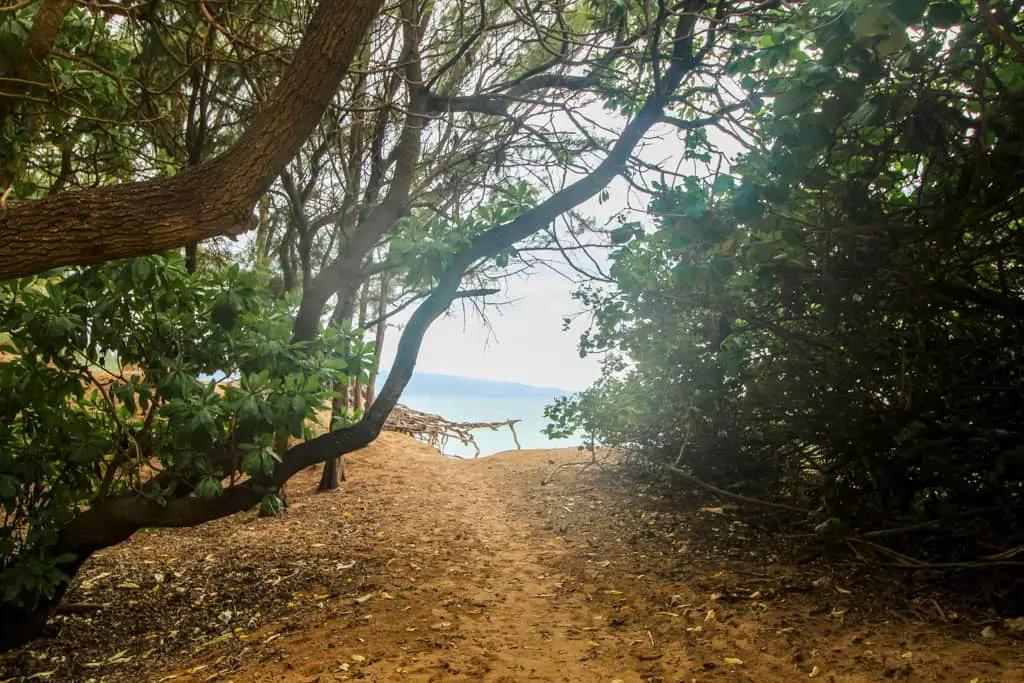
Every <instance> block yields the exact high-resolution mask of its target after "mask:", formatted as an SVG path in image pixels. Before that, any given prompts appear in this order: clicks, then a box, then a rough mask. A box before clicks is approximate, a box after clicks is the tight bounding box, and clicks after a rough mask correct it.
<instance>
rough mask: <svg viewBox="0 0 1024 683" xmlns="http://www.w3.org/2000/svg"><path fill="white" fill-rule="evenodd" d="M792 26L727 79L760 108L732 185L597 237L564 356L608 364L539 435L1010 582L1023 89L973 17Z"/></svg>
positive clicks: (863, 14)
mask: <svg viewBox="0 0 1024 683" xmlns="http://www.w3.org/2000/svg"><path fill="white" fill-rule="evenodd" d="M820 6H821V4H820V3H816V4H815V7H820ZM972 12H973V14H972ZM806 19H807V21H808V22H809V23H808V26H807V28H808V31H809V32H806V33H803V32H800V31H799V30H798V29H795V28H794V27H789V28H791V29H794V30H793V31H792V32H780V33H778V34H775V35H771V36H768V37H767V38H766V39H765V40H764V41H762V47H763V49H762V50H761V51H760V52H759V53H757V54H753V55H751V56H750V59H751V64H750V66H751V71H750V72H749V73H739V74H737V78H740V79H743V80H745V81H746V82H747V84H748V85H753V84H754V82H755V81H756V82H757V83H758V85H759V86H761V87H763V88H764V89H765V90H766V91H767V92H772V93H774V94H775V96H774V100H773V104H772V106H771V108H770V111H768V112H766V113H765V114H764V116H763V117H762V118H759V119H758V120H757V122H756V129H755V135H756V144H755V145H753V146H752V147H751V148H750V149H749V150H748V151H747V152H746V153H745V154H744V155H743V157H742V158H741V159H740V161H739V163H738V164H736V165H735V166H734V167H733V168H732V175H727V174H724V173H721V174H718V175H717V176H715V177H711V178H704V177H698V176H693V177H690V178H687V179H686V180H685V181H683V182H680V183H678V184H677V185H674V186H661V187H660V188H659V191H658V193H657V196H656V198H655V199H654V200H653V201H652V203H651V205H650V216H651V219H652V222H653V223H654V224H653V226H651V227H650V229H641V228H640V226H626V227H627V228H628V229H626V230H623V231H622V232H620V233H619V234H617V235H615V236H614V237H616V238H617V239H619V240H621V241H622V242H623V243H622V244H621V245H620V246H619V247H618V248H617V250H616V251H615V253H614V254H613V261H614V265H613V267H612V269H611V274H612V278H613V279H614V281H615V283H614V286H613V287H611V288H600V287H591V288H586V289H584V290H583V291H581V292H580V293H579V298H580V299H581V300H582V301H584V302H585V303H587V304H589V305H592V306H594V307H596V311H597V316H596V322H595V325H594V327H593V329H592V330H591V331H590V332H589V333H588V335H586V336H585V337H584V339H583V348H584V350H585V351H588V352H594V351H610V352H611V357H610V359H609V360H608V361H607V365H606V371H605V373H604V376H603V378H602V379H601V380H600V381H599V382H598V383H597V385H595V386H594V387H592V388H591V389H589V390H587V391H585V392H583V393H582V394H580V395H579V396H577V397H575V398H573V399H571V400H568V401H564V402H561V403H559V404H556V405H555V406H552V407H551V408H550V409H549V415H550V416H551V417H552V418H553V421H554V425H553V427H552V431H563V432H564V431H566V430H570V429H573V428H579V429H585V430H586V431H589V432H592V433H593V434H594V435H595V436H596V437H597V438H598V439H599V440H600V441H602V442H603V443H606V444H611V445H617V446H621V447H624V448H627V449H629V450H630V451H632V452H634V453H636V454H639V455H640V456H641V458H642V460H643V461H644V462H645V463H647V464H648V465H652V466H655V467H662V466H664V465H665V464H671V463H676V464H678V465H679V466H681V467H685V468H687V469H688V470H689V471H691V472H692V473H693V474H695V475H696V476H698V477H701V478H704V479H706V480H708V481H711V482H715V483H717V484H724V485H731V486H737V487H739V486H742V487H745V488H747V489H751V490H756V491H758V493H759V494H760V495H765V496H788V497H791V498H792V499H794V500H796V501H798V502H799V503H800V504H801V505H802V506H806V507H807V508H808V510H809V511H811V510H813V512H812V516H811V519H812V521H813V523H814V524H816V525H818V526H819V530H822V531H824V530H830V531H832V532H835V531H837V530H839V531H842V533H850V530H851V529H860V530H862V531H863V530H865V529H880V528H892V527H902V526H906V525H917V524H921V525H922V527H921V528H919V529H917V531H916V532H909V531H908V532H907V533H906V534H893V535H892V536H886V540H887V541H888V542H890V543H891V544H892V546H891V547H893V548H899V549H900V550H901V551H904V552H908V553H913V554H915V555H917V556H919V557H921V558H924V559H928V560H932V561H940V562H962V561H975V560H978V559H979V558H992V557H994V556H999V559H1000V560H1002V561H1012V560H1013V557H1014V554H1015V553H1016V552H1020V551H1021V548H1022V547H1021V544H1022V543H1024V514H1022V512H1024V384H1022V380H1024V356H1022V354H1024V300H1022V298H1021V297H1022V293H1024V260H1022V259H1024V235H1022V233H1021V220H1022V218H1024V192H1022V181H1024V165H1022V161H1024V134H1022V131H1024V63H1022V61H1021V60H1020V58H1019V50H1015V49H1013V46H1012V45H1008V44H1006V40H1013V39H1012V38H1010V37H1008V36H1005V35H999V34H997V33H996V32H994V31H993V30H992V29H991V27H990V25H989V24H988V23H987V22H986V21H985V19H984V17H983V16H982V15H981V14H980V12H979V11H978V10H976V8H973V5H972V4H970V3H964V4H960V3H934V4H931V5H930V6H928V7H926V6H925V3H895V2H894V3H888V4H885V3H853V4H849V5H842V6H840V5H829V6H827V7H825V8H824V9H822V10H820V11H818V10H817V9H813V8H812V9H811V10H809V11H808V14H807V15H806ZM1003 19H1004V20H1005V19H1006V17H1003ZM1010 19H1012V20H1016V21H1018V22H1019V21H1020V19H1021V17H1020V16H1019V15H1017V16H1015V17H1010ZM1018 47H1019V46H1018ZM925 532H927V533H925ZM1000 554H1001V555H1000ZM893 557H896V556H894V555H890V556H889V559H892V558H893ZM1017 559H1018V560H1019V559H1021V558H1020V557H1018V558H1017ZM897 561H900V562H907V561H908V560H907V559H906V558H897Z"/></svg>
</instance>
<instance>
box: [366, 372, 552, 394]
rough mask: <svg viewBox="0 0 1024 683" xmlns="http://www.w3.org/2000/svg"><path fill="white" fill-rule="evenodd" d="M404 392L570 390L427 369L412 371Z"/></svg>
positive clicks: (477, 392) (471, 392)
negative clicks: (426, 370) (441, 373)
mask: <svg viewBox="0 0 1024 683" xmlns="http://www.w3.org/2000/svg"><path fill="white" fill-rule="evenodd" d="M386 378H387V371H386V370H384V371H381V374H380V377H379V379H378V380H377V387H378V389H379V388H380V387H381V386H382V385H383V384H384V380H385V379H386ZM404 393H407V394H426V395H430V396H478V397H505V398H553V397H555V396H568V395H569V394H571V393H572V392H571V391H569V390H568V389H560V388H558V387H537V386H532V385H529V384H518V383H516V382H499V381H496V380H490V379H476V378H474V377H460V376H457V375H440V374H434V373H430V372H416V373H413V376H412V379H411V380H409V384H408V385H407V386H406V387H405V392H404Z"/></svg>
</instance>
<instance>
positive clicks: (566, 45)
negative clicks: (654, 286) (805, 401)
mask: <svg viewBox="0 0 1024 683" xmlns="http://www.w3.org/2000/svg"><path fill="white" fill-rule="evenodd" d="M787 15H788V10H784V9H781V5H780V4H779V3H776V2H766V3H760V2H750V1H749V0H740V1H735V2H733V1H728V2H719V3H708V2H703V1H702V0H685V1H684V2H681V3H655V4H650V3H647V4H642V3H624V2H607V3H606V2H599V1H586V2H579V3H574V2H559V3H523V2H518V1H517V0H496V1H494V2H481V3H473V4H466V3H456V2H440V3H437V2H425V3H423V2H415V1H412V0H410V1H406V0H401V1H400V2H396V3H393V4H385V3H380V2H372V1H357V2H340V1H335V0H320V2H318V3H315V4H312V5H307V4H306V3H303V2H262V3H255V4H254V3H236V2H224V3H216V4H213V3H205V2H200V3H196V4H180V3H176V2H171V1H168V0H155V1H153V2H146V3H142V4H140V5H131V6H128V5H120V4H116V3H114V4H106V5H96V4H94V3H85V2H82V3H79V2H74V1H71V0H40V1H39V2H26V3H15V4H14V5H12V6H11V7H8V8H5V9H4V12H3V15H2V17H0V52H2V54H3V59H2V61H0V64H2V66H3V69H4V83H5V87H4V89H3V91H2V92H0V111H2V113H3V118H4V126H3V129H2V132H0V158H2V160H3V163H2V168H3V174H4V176H3V181H4V185H5V189H6V192H5V194H4V198H3V199H4V206H3V208H2V209H0V212H2V216H0V278H6V279H8V281H7V282H5V283H4V284H3V286H2V291H3V298H2V309H0V311H2V312H0V320H2V331H3V332H4V334H5V337H4V349H3V352H4V353H5V354H6V355H5V356H4V358H3V361H2V363H0V368H2V372H0V378H2V379H0V381H2V382H3V390H4V392H5V398H4V403H3V412H4V417H5V423H6V424H5V425H4V426H3V428H2V431H0V434H2V436H0V441H2V443H3V448H2V451H0V501H2V505H3V514H4V516H3V519H2V520H0V544H2V546H0V547H2V548H3V556H2V561H0V586H2V588H3V592H2V595H0V615H2V617H3V619H2V620H0V621H2V623H3V626H2V627H0V640H2V641H3V644H4V645H5V646H9V645H11V644H13V643H16V642H18V641H20V640H23V639H25V638H28V637H31V636H32V635H34V634H36V633H38V631H39V629H40V628H41V627H42V625H43V624H44V623H45V621H46V618H47V617H48V615H49V614H50V613H51V611H52V610H53V608H54V606H55V605H56V604H57V603H58V602H59V600H60V598H61V596H62V595H63V592H64V589H65V588H66V586H67V582H68V581H69V580H70V579H71V578H73V576H74V574H75V572H76V571H77V569H78V568H79V567H80V566H81V564H82V563H83V562H84V561H85V560H86V559H88V557H89V556H90V555H91V554H92V553H93V552H95V551H96V550H98V549H101V548H103V547H107V546H109V545H112V544H115V543H118V542H120V541H122V540H124V539H125V538H127V537H129V536H130V535H131V534H132V533H134V532H135V531H137V530H138V529H140V528H144V527H160V526H182V525H193V524H198V523H201V522H203V521H207V520H210V519H214V518H217V517H222V516H225V515H228V514H231V513H233V512H236V511H239V510H243V509H247V508H249V507H252V506H255V505H262V506H264V507H265V508H267V509H269V510H271V511H272V510H273V509H274V508H275V507H276V506H277V505H278V495H279V490H280V487H281V486H282V485H283V484H284V483H285V482H286V481H287V480H288V478H289V477H291V476H292V475H293V474H294V473H296V472H298V471H299V470H301V469H303V468H305V467H308V466H310V465H314V464H317V463H321V462H325V461H330V460H332V459H333V458H335V457H337V456H339V455H341V454H344V453H345V452H349V451H352V450H354V449H357V448H360V447H362V446H364V445H365V444H367V443H368V442H369V441H371V440H372V439H373V438H374V437H375V436H376V435H377V433H378V432H379V430H380V429H381V426H382V424H383V422H384V419H385V418H386V417H387V415H388V413H389V412H390V410H391V409H392V408H393V407H394V405H395V404H396V402H397V400H398V398H399V396H400V394H401V391H402V389H403V387H404V386H405V384H406V382H407V381H408V379H409V377H410V375H411V373H412V370H413V367H414V365H415V361H416V356H417V353H418V349H419V346H420V343H421V341H422V337H423V334H424V333H425V331H426V330H427V328H428V327H429V326H430V324H431V323H432V322H433V320H434V319H436V318H437V317H438V316H439V315H441V314H442V313H444V312H445V311H446V310H447V309H448V308H449V306H450V305H451V304H452V302H453V301H456V300H460V299H461V300H467V299H474V298H476V299H478V298H480V297H483V296H486V295H487V294H489V293H492V292H494V291H495V287H494V284H495V283H496V282H498V281H499V280H500V279H501V278H502V277H504V276H505V275H507V274H508V273H512V272H516V271H518V270H520V269H522V268H524V267H528V266H529V265H530V264H531V263H532V262H533V261H532V259H533V258H534V256H533V255H534V254H543V253H565V252H566V250H577V249H582V248H583V247H584V246H585V245H584V241H583V240H581V239H580V234H581V231H593V226H591V225H590V223H589V222H588V221H586V220H584V218H583V217H582V216H580V215H578V214H577V213H576V212H575V211H574V209H575V208H576V207H577V206H579V205H580V204H581V203H583V202H585V201H586V200H588V199H590V198H592V197H594V196H596V195H598V193H600V192H601V191H602V189H603V188H604V187H605V186H606V185H607V184H608V183H609V182H610V181H611V180H612V179H613V178H615V177H616V176H620V175H624V176H625V177H628V178H635V177H639V175H640V174H641V173H642V172H643V170H644V169H645V168H647V167H648V164H647V163H646V162H644V161H642V160H641V159H639V158H638V157H637V155H636V154H635V152H636V150H637V147H638V145H639V144H641V142H642V141H643V140H644V139H645V137H647V136H648V135H649V134H650V133H651V131H652V130H655V129H657V130H661V131H662V134H664V131H666V130H678V131H681V132H682V133H685V134H686V135H688V136H692V137H693V140H694V141H696V142H695V144H697V145H698V146H699V145H700V144H702V143H700V142H699V140H700V131H701V130H702V129H704V128H705V127H707V126H713V125H720V126H723V127H724V128H727V129H731V128H733V127H734V126H737V125H740V122H739V118H738V117H739V110H740V109H741V108H742V107H743V106H745V105H746V103H747V102H748V99H749V97H750V95H751V93H746V92H744V91H742V89H740V88H735V87H734V88H726V89H719V88H717V87H715V83H717V82H719V81H722V82H724V81H725V79H731V76H730V74H731V73H733V72H735V71H736V69H737V68H739V67H738V66H737V65H738V63H739V60H742V59H743V58H744V55H746V54H747V53H748V52H749V51H750V50H751V49H753V48H752V46H753V45H754V43H753V42H751V41H752V40H754V39H753V38H752V37H751V36H752V35H753V33H752V30H753V29H758V30H761V29H763V30H768V29H769V28H770V27H772V26H775V25H776V24H779V23H780V22H784V21H785V20H786V16H787ZM609 121H611V122H609ZM593 234H594V235H595V237H594V240H595V241H600V239H601V234H602V233H601V232H600V231H598V232H594V233H593ZM225 235H227V236H233V237H235V238H236V239H235V240H234V241H232V239H229V238H225V237H223V236H225ZM240 235H241V236H242V237H241V238H240V239H238V237H239V236H240ZM181 250H183V251H184V254H182V253H180V251H181ZM117 259H127V260H117ZM371 293H374V294H373V296H371ZM373 297H376V305H375V306H374V307H373V309H372V310H373V311H374V314H373V315H374V316H375V317H376V320H370V319H369V318H370V315H369V313H368V311H369V310H371V309H370V308H369V301H370V299H371V298H373ZM400 310H407V311H408V310H411V311H412V312H411V317H410V318H409V320H408V322H407V324H406V325H405V328H404V331H403V333H402V337H401V339H400V340H399V344H398V352H397V357H396V359H395V362H394V364H393V367H392V369H391V372H390V374H389V376H388V379H387V382H386V383H385V385H384V387H383V389H382V390H381V392H380V394H379V395H378V396H376V398H375V400H374V401H373V402H372V405H370V406H368V407H367V406H363V407H362V408H359V409H357V410H356V411H355V412H354V413H348V414H346V415H344V416H342V417H344V419H338V420H332V421H331V423H330V424H327V425H324V427H325V428H326V430H327V431H326V432H324V433H320V434H319V435H314V434H307V433H304V432H305V430H306V427H307V426H308V425H309V424H310V420H311V419H312V418H313V417H316V416H317V411H318V410H320V409H321V408H322V407H323V406H324V403H325V401H326V399H328V398H329V397H332V396H333V397H337V395H338V394H339V392H340V391H341V390H342V389H343V388H344V387H346V386H349V385H350V384H351V383H352V382H353V381H357V382H364V381H365V380H366V379H368V378H367V377H366V374H367V371H368V369H372V368H371V366H372V365H373V363H372V360H370V359H371V358H372V356H373V355H374V349H373V347H372V343H371V342H365V341H364V332H366V331H368V330H369V328H372V327H373V325H374V323H378V324H379V322H380V320H383V319H386V318H387V317H389V316H391V315H394V314H395V313H396V312H397V311H400ZM363 408H365V409H363ZM336 417H338V415H336ZM321 419H322V418H321ZM301 437H309V438H301ZM290 438H291V439H292V441H289V439H290ZM296 438H300V440H299V442H298V443H295V441H294V439H296Z"/></svg>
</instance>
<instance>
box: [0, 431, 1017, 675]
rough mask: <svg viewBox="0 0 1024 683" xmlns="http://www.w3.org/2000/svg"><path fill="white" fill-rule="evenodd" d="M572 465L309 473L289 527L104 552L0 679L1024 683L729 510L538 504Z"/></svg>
mask: <svg viewBox="0 0 1024 683" xmlns="http://www.w3.org/2000/svg"><path fill="white" fill-rule="evenodd" d="M579 458H580V455H579V454H577V453H576V452H575V451H572V450H559V451H519V452H512V453H505V454H499V455H497V456H494V457H490V458H481V459H479V460H467V461H461V460H453V459H448V458H445V457H443V456H441V455H440V454H438V453H437V452H436V451H434V450H433V449H431V448H429V447H427V446H425V445H423V444H421V443H419V442H416V441H413V440H412V439H410V438H408V437H404V436H400V435H396V434H390V433H386V434H384V435H382V437H381V438H380V439H379V440H378V441H377V442H375V443H374V444H372V445H371V446H370V447H369V448H367V449H364V450H362V451H360V452H358V453H354V454H352V455H350V456H348V458H347V461H348V465H347V469H348V473H349V481H348V482H346V483H345V484H344V485H343V487H342V488H341V489H339V490H338V491H336V492H331V493H327V494H316V493H313V489H314V488H315V485H316V481H317V479H318V472H316V471H315V469H311V470H308V471H306V472H303V473H301V474H300V475H299V476H298V477H296V479H294V480H293V482H292V483H290V484H289V494H290V497H291V500H292V507H291V509H290V510H289V511H288V513H287V514H286V515H284V516H283V517H282V518H280V519H261V518H257V517H256V516H255V514H254V513H245V514H241V515H236V516H235V517H232V518H228V519H224V520H218V521H216V522H212V523H210V524H207V525H204V526H203V527H200V528H197V529H184V530H174V531H161V532H157V533H146V534H137V535H136V537H134V538H133V539H132V540H130V541H129V542H127V543H125V544H123V545H122V546H120V547H118V548H113V549H109V550H107V551H104V552H102V553H100V554H98V555H97V557H96V558H94V559H93V560H91V561H90V563H89V565H88V566H87V567H86V568H85V570H84V571H83V572H82V574H81V576H80V578H79V581H78V585H77V586H76V587H75V589H74V590H73V591H72V592H71V596H70V597H71V599H72V600H86V601H91V602H97V603H100V604H103V605H105V607H104V609H102V610H100V611H99V612H97V613H95V614H91V615H87V616H73V617H67V618H64V619H63V620H62V622H61V623H60V628H61V631H62V632H61V636H60V638H58V639H53V640H49V641H40V642H38V643H36V644H34V645H33V646H31V647H30V648H27V649H26V650H24V651H22V652H20V653H14V654H13V655H11V656H9V657H7V658H6V659H5V660H3V661H0V667H2V668H0V680H2V679H4V678H5V677H10V676H16V675H25V674H31V673H36V674H46V673H47V672H49V673H48V676H46V678H49V680H61V681H78V680H81V681H86V680H90V679H93V680H97V681H98V680H106V681H139V680H142V681H168V680H174V681H239V682H241V681H261V682H262V681H302V682H312V681H341V680H370V681H604V682H606V683H610V682H612V681H620V682H622V683H626V682H630V683H632V682H636V681H753V682H760V681H795V680H804V679H808V680H814V679H819V678H820V679H821V680H828V681H880V680H890V679H896V680H912V681H964V682H967V681H972V680H976V681H979V683H980V682H982V681H1024V656H1022V646H1021V643H1020V641H1016V640H1013V639H1012V638H1011V637H1009V636H1008V635H1006V634H1004V633H1003V632H1001V631H1000V632H999V633H998V634H997V636H996V637H995V638H983V637H982V636H981V635H980V634H981V630H982V625H981V624H971V623H963V622H962V621H961V622H956V621H955V620H954V619H951V618H950V616H949V614H946V613H945V612H943V613H942V616H943V618H942V619H940V618H939V616H938V612H937V611H936V610H934V609H932V607H931V606H930V603H928V602H927V601H925V602H924V603H923V607H922V608H921V609H920V610H914V609H911V610H910V613H908V611H907V610H906V609H902V608H900V607H898V606H896V605H893V604H889V602H888V601H887V599H886V598H885V596H882V595H880V594H877V593H875V592H874V591H875V587H876V586H877V585H878V583H877V580H876V579H871V580H872V581H875V582H874V583H871V582H870V581H869V582H867V583H858V581H859V579H858V577H857V576H856V575H855V574H843V575H840V574H833V573H831V571H832V570H831V569H829V568H828V567H826V566H822V567H791V566H786V565H785V563H783V562H781V561H779V560H778V559H777V557H776V555H775V554H774V551H773V550H772V548H771V539H772V536H771V535H767V534H764V533H763V532H759V531H758V530H757V529H755V528H752V527H750V526H747V525H746V524H744V522H742V521H741V520H740V518H734V517H733V516H731V514H730V513H729V512H728V511H727V510H722V509H719V508H707V507H703V508H702V507H700V506H698V507H696V508H695V511H691V512H689V513H686V514H683V515H676V514H669V513H666V512H664V511H663V510H660V509H659V508H658V506H657V505H656V502H657V501H655V500H653V499H650V498H648V497H644V496H646V495H647V494H645V493H643V491H637V490H631V491H629V492H628V493H624V492H623V491H620V490H619V487H618V486H617V485H614V482H610V481H609V477H608V476H601V475H599V474H597V473H594V471H593V470H591V471H590V472H588V473H586V474H585V475H578V474H577V472H576V468H566V469H565V470H563V471H561V472H560V473H559V475H558V476H557V477H555V478H554V479H553V480H552V482H551V483H550V484H549V485H547V486H541V485H540V483H541V481H543V480H544V479H545V477H546V476H547V475H548V474H549V473H550V472H551V471H552V470H553V469H554V468H555V467H556V466H557V465H559V464H564V463H568V462H571V461H574V460H578V459H579ZM725 540H728V541H729V542H728V543H725V542H724V541H725ZM720 541H722V542H721V543H720ZM936 604H937V603H936ZM940 611H941V608H940Z"/></svg>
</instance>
